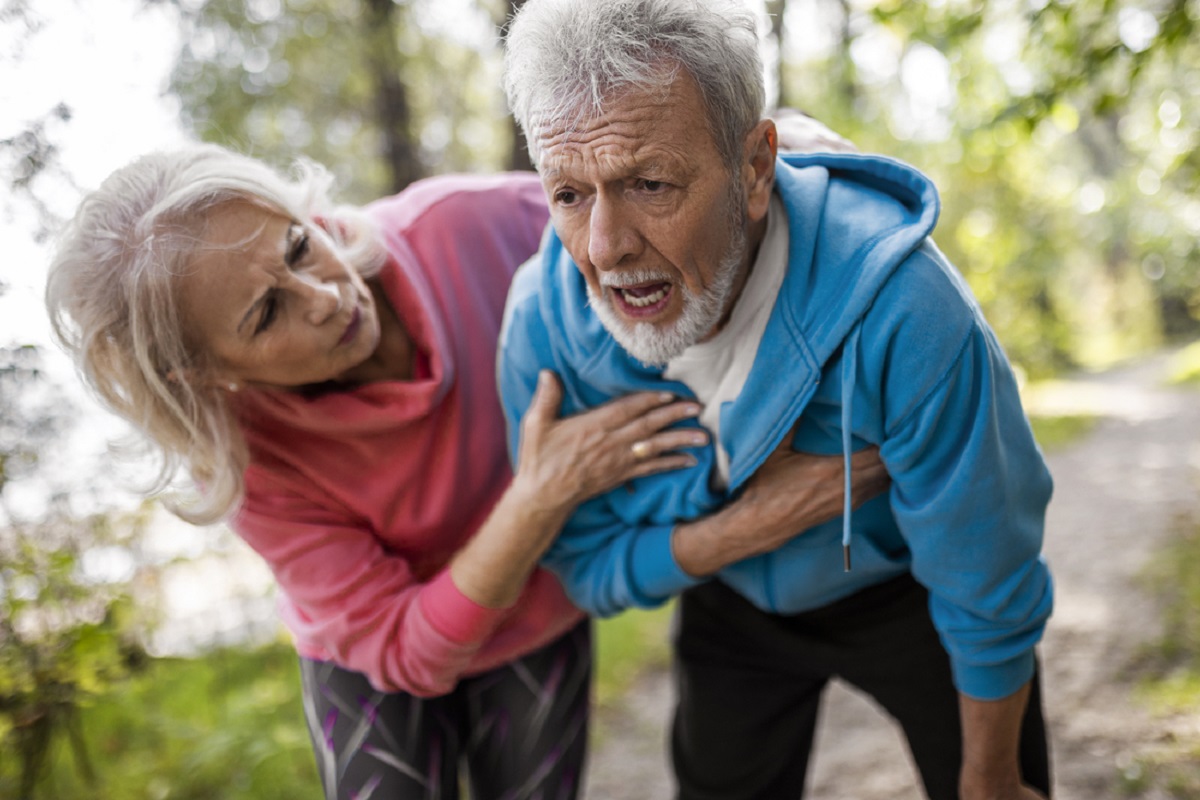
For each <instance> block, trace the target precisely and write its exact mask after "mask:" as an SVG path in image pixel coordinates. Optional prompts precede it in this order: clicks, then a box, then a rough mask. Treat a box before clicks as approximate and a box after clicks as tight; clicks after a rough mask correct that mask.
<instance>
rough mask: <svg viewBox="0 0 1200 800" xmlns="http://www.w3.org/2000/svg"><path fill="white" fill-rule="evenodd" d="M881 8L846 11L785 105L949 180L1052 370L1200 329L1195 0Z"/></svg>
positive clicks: (986, 286)
mask: <svg viewBox="0 0 1200 800" xmlns="http://www.w3.org/2000/svg"><path fill="white" fill-rule="evenodd" d="M817 5H818V6H819V7H821V8H826V9H828V8H829V7H831V6H833V5H835V4H834V3H832V2H818V4H817ZM871 8H872V10H871V11H870V13H867V14H857V13H855V14H853V15H852V16H851V18H850V19H849V20H847V19H846V18H845V17H844V16H839V15H838V14H836V13H835V14H833V15H832V16H833V19H832V21H830V22H828V23H827V25H826V28H827V31H826V33H831V34H832V35H833V37H834V43H833V44H832V45H831V46H830V47H828V48H827V50H826V51H824V52H818V53H817V54H816V55H813V56H812V57H810V58H808V59H807V60H806V61H804V62H800V61H797V62H794V63H792V64H791V76H790V79H789V81H788V82H787V85H788V86H790V87H796V89H797V91H796V92H795V95H794V96H789V97H785V98H784V102H785V103H786V104H789V105H796V106H799V107H802V108H805V109H807V110H809V111H811V112H812V113H814V114H815V115H817V116H818V117H821V118H824V119H826V120H827V121H828V122H830V123H831V124H833V126H834V127H835V128H838V129H839V130H841V132H843V133H844V134H846V135H848V136H849V137H850V138H852V139H854V140H856V141H857V142H858V143H859V145H860V147H862V148H863V149H865V150H869V151H878V152H884V153H890V154H893V155H897V156H900V157H902V158H904V159H906V160H908V161H910V162H912V163H914V164H916V165H917V166H919V167H921V168H923V169H924V170H926V171H927V172H929V173H930V174H931V175H932V176H933V177H934V179H935V180H936V181H937V183H938V186H939V187H940V189H941V192H942V201H943V212H942V217H941V220H940V222H939V226H938V230H937V232H936V233H935V238H936V239H937V241H938V243H939V245H940V246H941V247H942V248H943V249H944V250H945V251H946V252H947V254H948V256H949V257H950V258H951V260H952V261H953V262H954V263H955V264H956V265H958V266H959V268H960V269H962V271H963V273H964V274H965V275H966V277H967V279H968V281H969V282H970V283H971V285H972V288H973V289H974V290H975V293H976V294H977V296H978V297H979V298H980V301H981V303H982V304H983V306H984V309H985V311H986V312H987V314H988V317H989V319H990V320H991V321H992V323H993V325H994V326H995V327H996V329H997V331H998V333H999V335H1000V338H1001V340H1002V341H1003V342H1004V344H1005V347H1006V348H1007V349H1008V351H1009V353H1010V355H1011V356H1012V358H1013V360H1014V361H1016V362H1017V363H1018V364H1020V365H1021V366H1022V367H1023V368H1024V369H1025V370H1026V372H1027V373H1028V374H1030V375H1031V376H1033V377H1039V376H1045V375H1050V374H1054V373H1055V372H1057V371H1060V370H1062V369H1063V368H1066V367H1070V366H1075V365H1084V366H1090V367H1099V366H1105V365H1108V364H1111V363H1113V362H1115V361H1117V360H1119V359H1121V358H1124V357H1127V356H1129V355H1133V354H1137V353H1140V352H1145V351H1146V350H1148V349H1150V348H1152V347H1154V346H1156V345H1157V344H1158V343H1159V342H1160V341H1161V339H1162V338H1163V337H1164V336H1166V337H1176V336H1180V335H1186V334H1188V333H1193V334H1194V332H1195V331H1196V330H1197V321H1198V320H1200V249H1198V246H1197V235H1198V234H1200V204H1198V203H1197V201H1196V200H1195V197H1196V194H1197V190H1198V189H1200V170H1198V169H1197V168H1196V165H1197V163H1198V161H1200V159H1198V157H1197V155H1196V152H1197V148H1196V139H1197V136H1196V130H1197V123H1198V122H1200V103H1197V102H1196V99H1197V95H1200V81H1197V80H1196V73H1195V71H1194V70H1193V69H1192V68H1191V66H1190V65H1194V64H1196V63H1198V62H1200V38H1198V37H1195V36H1192V35H1190V34H1191V33H1192V31H1193V28H1194V26H1195V24H1196V20H1197V19H1200V14H1197V12H1196V8H1195V4H1194V3H1191V4H1188V3H1186V2H1183V0H1169V1H1166V0H1164V1H1162V2H1151V3H1149V4H1139V5H1135V4H1133V3H1127V2H1116V1H1115V0H1076V1H1075V2H1069V3H1068V2H1057V1H1055V0H1051V2H1041V3H1031V4H1016V3H989V4H979V3H967V2H951V3H936V4H935V3H900V2H887V3H882V4H875V5H873V6H872V7H871ZM814 76H816V77H817V78H818V79H814ZM939 88H942V89H944V90H945V91H944V92H939V91H937V90H938V89H939Z"/></svg>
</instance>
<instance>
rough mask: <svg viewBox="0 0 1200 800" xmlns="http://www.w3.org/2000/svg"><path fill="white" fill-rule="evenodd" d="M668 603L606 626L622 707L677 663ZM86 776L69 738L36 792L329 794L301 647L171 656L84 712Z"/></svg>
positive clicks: (603, 693)
mask: <svg viewBox="0 0 1200 800" xmlns="http://www.w3.org/2000/svg"><path fill="white" fill-rule="evenodd" d="M670 616H671V609H670V607H669V606H665V607H663V608H659V609H656V610H653V611H630V612H626V613H624V614H621V615H619V616H616V617H613V618H611V619H606V620H601V621H600V622H598V623H597V625H596V629H595V632H596V639H595V646H596V680H595V697H596V702H597V704H598V705H599V706H605V705H610V704H612V703H613V702H614V701H615V699H616V698H618V697H619V696H620V695H621V694H622V693H623V692H625V691H626V690H627V689H628V688H629V685H630V684H631V683H632V681H633V680H634V679H635V678H636V677H637V675H638V674H639V673H640V672H641V671H642V670H643V669H646V668H648V667H652V666H664V665H666V663H667V661H668V659H669V648H670V644H669V641H668V628H669V624H670ZM82 730H83V736H84V742H85V748H86V752H87V753H88V755H89V757H90V761H91V765H92V767H93V769H94V771H95V773H96V780H95V783H94V784H89V783H88V782H86V781H85V780H84V779H83V778H82V776H81V773H80V770H79V769H78V765H77V764H76V763H75V761H74V758H73V756H72V753H71V751H70V748H69V747H67V746H66V744H65V742H61V741H60V742H58V743H57V744H56V745H55V746H54V748H53V750H52V753H51V756H50V759H51V768H50V770H49V774H48V776H47V778H46V780H45V781H44V782H43V784H42V785H41V786H40V787H39V788H38V791H37V794H36V795H35V797H36V798H37V800H47V799H48V798H59V797H87V798H93V800H211V798H218V797H219V798H221V799H222V800H285V799H286V800H319V799H320V797H321V789H320V780H319V778H318V777H317V773H316V768H315V765H314V762H313V756H312V750H311V746H310V744H309V740H308V732H307V729H306V727H305V724H304V718H303V712H302V710H301V702H300V679H299V674H298V666H297V661H296V655H295V652H294V651H293V650H292V648H291V646H290V645H288V644H285V643H278V644H273V645H270V646H267V647H262V648H255V649H226V650H218V651H214V652H212V653H209V654H207V655H205V656H203V657H200V658H190V659H181V658H164V659H156V660H154V661H152V662H150V664H149V666H148V668H147V670H146V671H145V672H143V673H141V674H139V675H138V676H137V677H135V678H133V679H131V680H130V681H129V682H128V684H127V685H125V686H124V687H122V688H121V689H119V690H118V691H117V692H114V693H113V694H112V695H110V696H108V697H104V698H101V699H99V700H97V701H95V702H94V703H93V704H91V705H89V706H88V707H86V708H84V709H83V713H82ZM16 767H17V765H16V762H15V760H13V759H11V758H5V757H4V756H3V754H0V797H16V796H17V783H16V782H17V774H16Z"/></svg>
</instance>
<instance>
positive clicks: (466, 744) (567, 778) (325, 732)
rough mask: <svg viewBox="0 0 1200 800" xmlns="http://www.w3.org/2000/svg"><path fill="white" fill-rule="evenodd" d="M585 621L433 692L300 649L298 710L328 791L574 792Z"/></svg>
mask: <svg viewBox="0 0 1200 800" xmlns="http://www.w3.org/2000/svg"><path fill="white" fill-rule="evenodd" d="M591 659H592V656H591V629H590V627H589V625H588V623H587V622H586V621H585V622H582V623H580V624H579V625H578V626H577V627H576V628H575V629H574V630H572V631H570V632H569V633H567V634H566V635H564V636H563V637H562V638H561V639H558V640H557V641H555V642H552V643H550V644H549V645H546V646H545V647H543V648H542V649H541V650H538V651H536V652H534V653H531V654H529V655H527V656H525V657H523V658H521V659H519V660H517V661H514V662H512V663H511V664H507V665H505V666H503V667H499V668H497V669H495V670H492V671H491V672H487V673H484V674H482V675H476V676H473V677H470V678H464V679H463V680H462V681H460V682H459V684H458V686H457V687H455V689H454V691H453V692H451V693H450V694H448V695H445V696H442V697H433V698H422V697H415V696H413V695H410V694H407V693H405V692H395V693H388V692H380V691H376V690H375V689H373V688H372V687H371V685H370V684H369V683H368V682H367V680H366V678H365V677H363V676H362V675H361V674H359V673H357V672H350V671H348V670H344V669H341V668H340V667H337V666H334V665H333V664H331V663H329V662H327V661H313V660H310V659H305V658H302V659H300V672H301V681H302V684H303V690H304V711H305V716H306V717H307V718H308V730H309V734H310V735H311V736H312V740H313V749H314V751H315V752H316V756H317V767H318V769H319V771H320V773H321V779H322V782H323V783H324V786H325V797H326V798H327V800H367V798H376V800H418V798H419V800H458V797H459V770H458V766H459V761H460V759H462V760H465V762H466V778H467V781H468V782H469V785H470V797H471V800H574V798H575V797H576V796H577V794H578V792H579V788H580V784H581V779H582V773H583V765H584V756H585V754H586V749H587V718H588V692H589V684H590V682H591Z"/></svg>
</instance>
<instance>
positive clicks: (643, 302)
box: [609, 281, 672, 317]
mask: <svg viewBox="0 0 1200 800" xmlns="http://www.w3.org/2000/svg"><path fill="white" fill-rule="evenodd" d="M609 289H610V290H611V292H612V296H613V298H614V300H615V301H616V303H617V305H618V307H619V308H620V310H621V311H623V312H624V313H626V314H628V315H629V316H631V317H649V316H653V315H654V314H657V313H659V312H660V311H662V310H663V309H664V308H666V306H667V303H668V302H669V301H670V298H671V294H672V286H671V284H669V283H665V282H662V281H655V282H653V283H643V284H639V285H637V286H610V287H609Z"/></svg>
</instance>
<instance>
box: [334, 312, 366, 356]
mask: <svg viewBox="0 0 1200 800" xmlns="http://www.w3.org/2000/svg"><path fill="white" fill-rule="evenodd" d="M361 327H362V309H361V308H360V307H359V306H355V307H354V313H353V314H351V315H350V324H348V325H347V326H346V332H345V333H343V334H342V338H341V339H338V346H339V347H340V346H342V345H344V344H349V343H350V342H352V341H353V340H354V337H355V335H357V334H358V329H359V328H361Z"/></svg>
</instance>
